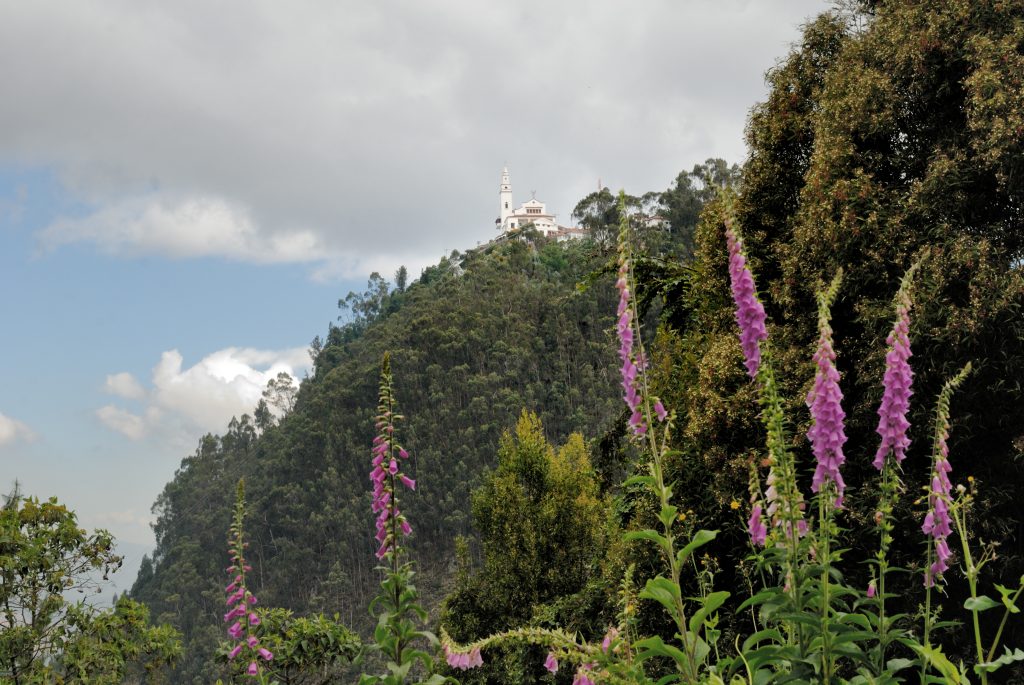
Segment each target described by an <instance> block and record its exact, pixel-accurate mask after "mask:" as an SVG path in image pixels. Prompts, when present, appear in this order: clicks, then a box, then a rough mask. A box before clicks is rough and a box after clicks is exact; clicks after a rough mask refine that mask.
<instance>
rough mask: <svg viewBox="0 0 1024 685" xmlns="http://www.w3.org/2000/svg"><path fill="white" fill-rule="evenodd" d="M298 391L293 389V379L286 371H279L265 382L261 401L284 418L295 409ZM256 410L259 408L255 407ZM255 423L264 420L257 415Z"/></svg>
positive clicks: (295, 388)
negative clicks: (265, 386) (265, 385)
mask: <svg viewBox="0 0 1024 685" xmlns="http://www.w3.org/2000/svg"><path fill="white" fill-rule="evenodd" d="M298 393H299V389H298V388H297V387H295V379H294V378H292V375H291V374H290V373H288V372H286V371H281V372H279V373H278V374H277V377H276V378H271V379H270V380H269V381H267V388H266V390H264V391H263V401H266V403H267V404H268V405H270V406H271V407H273V408H274V409H276V410H277V413H278V415H279V416H284V415H286V414H288V413H289V412H291V410H292V409H294V408H295V398H296V396H297V395H298ZM257 410H259V407H258V406H257ZM256 418H257V423H259V422H260V421H261V420H265V418H261V417H260V416H259V414H257V417H256Z"/></svg>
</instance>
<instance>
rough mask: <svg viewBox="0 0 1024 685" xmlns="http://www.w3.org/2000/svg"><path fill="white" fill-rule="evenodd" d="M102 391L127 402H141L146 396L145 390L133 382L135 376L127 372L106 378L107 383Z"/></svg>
mask: <svg viewBox="0 0 1024 685" xmlns="http://www.w3.org/2000/svg"><path fill="white" fill-rule="evenodd" d="M103 389H104V390H105V391H106V392H108V393H110V394H111V395H117V396H118V397H123V398H125V399H128V400H141V399H142V398H143V397H145V396H146V390H145V389H144V388H143V387H142V385H141V384H140V383H139V382H138V381H137V380H135V376H133V375H131V374H130V373H128V372H127V371H124V372H121V373H115V374H112V375H109V376H107V382H106V383H104V385H103Z"/></svg>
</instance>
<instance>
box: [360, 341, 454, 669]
mask: <svg viewBox="0 0 1024 685" xmlns="http://www.w3.org/2000/svg"><path fill="white" fill-rule="evenodd" d="M402 418H403V417H402V416H401V415H400V414H399V413H398V405H397V403H396V402H395V395H394V389H393V387H392V377H391V356H390V355H389V354H387V353H385V354H384V358H383V360H382V362H381V369H380V400H379V402H378V404H377V420H376V428H377V431H378V433H377V437H375V438H374V439H373V447H372V449H371V453H372V455H373V458H372V464H373V467H372V469H371V471H370V480H371V482H372V483H373V504H372V506H371V510H372V511H373V513H375V514H376V515H377V519H376V526H377V538H376V539H377V543H378V544H379V547H378V549H377V558H378V559H380V560H381V562H382V564H383V565H382V566H381V567H380V568H381V571H382V572H383V573H384V580H383V581H382V582H381V591H380V594H378V595H377V597H376V598H374V600H373V601H372V602H371V603H370V611H371V612H373V611H375V610H376V611H378V612H379V613H378V615H377V628H376V630H375V631H374V640H375V643H376V644H375V645H374V646H373V648H374V649H375V650H376V651H377V652H378V653H379V654H380V655H381V656H382V657H383V658H384V659H385V663H386V668H387V672H386V673H384V674H382V675H366V674H364V675H363V676H362V677H361V678H360V680H359V683H360V685H404V684H405V683H407V682H418V683H422V684H423V685H440V683H443V682H445V680H446V679H445V677H444V676H441V675H439V674H436V673H435V674H432V675H429V677H427V678H426V679H425V680H419V679H417V678H416V677H415V672H414V670H413V669H414V667H415V666H416V665H417V664H419V665H420V667H421V668H422V669H423V670H424V671H425V672H427V673H428V674H430V673H431V672H432V670H433V668H434V660H433V658H432V657H431V655H430V653H429V652H427V651H425V650H423V649H421V648H419V647H417V646H416V643H417V642H426V643H427V644H429V645H432V646H435V647H437V646H439V642H438V639H437V637H435V636H434V634H433V633H431V632H429V631H426V630H420V629H419V628H418V627H417V623H422V622H423V621H425V620H426V618H427V612H426V611H425V610H424V609H423V607H421V606H420V605H419V594H418V593H417V591H416V586H415V585H413V582H412V581H413V578H414V576H415V573H414V571H413V565H412V563H411V562H403V561H402V552H403V549H402V544H401V542H402V539H403V538H404V537H406V536H408V535H410V534H411V533H412V526H410V524H409V521H408V519H407V518H406V517H405V515H404V514H403V513H402V511H401V509H399V494H400V493H399V485H401V486H402V487H404V488H406V489H408V490H415V489H416V481H414V480H413V479H412V478H409V477H408V476H407V475H406V474H405V472H404V471H403V466H402V464H406V463H408V459H409V453H408V452H406V451H405V449H404V448H403V447H402V446H401V445H400V444H399V443H398V438H397V436H396V433H395V428H396V424H397V423H398V422H399V421H400V420H401V419H402Z"/></svg>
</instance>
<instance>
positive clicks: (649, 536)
mask: <svg viewBox="0 0 1024 685" xmlns="http://www.w3.org/2000/svg"><path fill="white" fill-rule="evenodd" d="M622 537H623V539H624V540H649V541H651V542H654V543H657V544H658V546H660V547H661V548H662V549H663V550H664V551H665V552H666V553H667V552H668V551H669V545H668V540H667V539H666V538H665V537H664V536H663V535H661V534H660V533H658V532H657V531H654V530H650V529H648V530H631V531H629V532H628V533H626V534H625V535H623V536H622Z"/></svg>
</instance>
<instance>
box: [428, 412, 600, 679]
mask: <svg viewBox="0 0 1024 685" xmlns="http://www.w3.org/2000/svg"><path fill="white" fill-rule="evenodd" d="M608 510H609V502H608V500H607V499H606V498H605V497H603V496H602V495H601V494H600V492H599V488H598V483H597V478H596V476H595V475H594V473H593V471H592V469H591V467H590V459H589V457H588V455H587V449H586V446H585V445H584V443H583V438H582V436H580V435H579V434H578V433H576V434H573V435H571V436H569V439H568V440H567V441H566V443H565V445H563V446H562V447H561V448H560V449H559V450H557V451H556V450H555V449H554V448H553V447H552V446H551V445H550V444H549V443H548V441H547V440H546V439H545V437H544V429H543V426H542V425H541V422H540V420H539V419H538V418H537V416H536V415H535V414H531V413H529V412H526V411H524V412H523V413H522V415H521V416H520V418H519V422H518V423H517V424H516V428H515V432H514V433H513V432H511V431H510V432H506V433H505V435H504V436H503V437H502V439H501V443H500V446H499V448H498V467H497V469H496V470H495V471H494V472H493V473H492V474H490V475H489V476H488V477H486V478H485V479H484V482H483V484H482V485H481V486H480V488H479V489H478V490H476V491H475V492H474V493H473V521H474V523H475V525H476V527H477V529H478V530H479V532H480V544H481V547H482V550H483V566H482V568H481V569H480V570H479V571H478V572H477V573H475V574H472V575H470V574H469V573H463V574H461V577H460V580H459V582H458V583H457V586H456V589H455V590H454V592H452V593H451V594H450V595H449V596H448V598H447V599H446V600H445V610H444V613H443V615H442V619H441V624H442V626H444V628H445V629H446V630H447V631H448V632H449V633H450V634H451V635H452V636H453V637H454V638H455V639H456V640H457V641H460V642H468V641H471V640H473V639H478V638H481V637H484V636H485V635H487V634H490V633H494V632H498V631H501V630H505V629H509V628H513V627H518V626H522V625H526V624H527V623H528V622H529V621H530V620H531V618H532V617H534V616H535V615H537V614H539V613H548V614H557V613H559V612H560V611H564V610H565V609H566V608H568V609H569V610H568V611H566V612H565V613H567V614H568V615H570V616H571V615H572V614H573V613H574V612H575V614H576V617H577V622H576V624H575V625H572V620H571V619H570V621H569V623H570V625H572V627H573V628H577V629H578V628H579V627H580V625H579V622H578V617H579V615H581V614H583V613H585V612H586V611H587V610H588V609H590V608H591V607H590V606H588V604H592V603H593V601H592V600H593V598H592V597H591V598H589V599H585V597H586V593H585V591H586V589H587V586H588V583H589V582H590V581H592V580H594V579H596V578H598V577H599V576H600V564H601V561H602V560H603V559H604V556H605V549H604V542H605V540H606V532H607V531H606V519H607V515H608ZM559 602H561V603H563V604H564V606H563V607H562V609H558V608H555V606H556V605H558V604H559ZM548 604H550V605H552V606H549V607H547V608H546V609H543V610H542V609H541V607H543V606H544V605H548ZM563 618H564V617H563ZM598 629H599V628H598ZM521 656H522V655H520V654H513V655H511V658H510V659H509V660H508V661H507V663H506V664H505V668H504V671H501V670H500V669H498V668H497V667H496V668H491V667H490V666H485V667H484V668H483V669H481V672H480V674H476V673H467V674H465V675H464V676H462V678H463V680H468V679H475V678H490V679H488V681H487V682H494V680H493V679H498V680H499V681H500V682H522V677H523V671H522V669H526V670H525V672H528V673H532V672H533V669H534V668H536V667H538V666H539V664H540V663H541V661H542V659H543V657H541V658H539V659H535V660H534V661H533V663H532V664H531V663H530V662H526V663H525V664H524V663H521V658H520V657H521ZM534 675H537V674H536V673H535V674H534Z"/></svg>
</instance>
